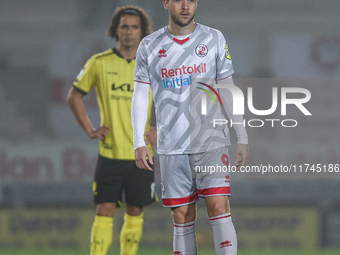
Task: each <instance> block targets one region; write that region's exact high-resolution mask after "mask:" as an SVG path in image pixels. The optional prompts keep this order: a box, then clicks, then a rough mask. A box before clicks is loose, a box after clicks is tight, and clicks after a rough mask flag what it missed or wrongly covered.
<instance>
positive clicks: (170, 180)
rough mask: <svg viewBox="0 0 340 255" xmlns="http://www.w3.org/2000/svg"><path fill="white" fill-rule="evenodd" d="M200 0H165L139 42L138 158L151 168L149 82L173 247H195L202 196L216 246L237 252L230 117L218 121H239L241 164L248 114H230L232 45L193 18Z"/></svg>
mask: <svg viewBox="0 0 340 255" xmlns="http://www.w3.org/2000/svg"><path fill="white" fill-rule="evenodd" d="M197 4H198V0H163V5H164V8H165V9H167V10H168V12H169V25H168V26H166V27H163V28H161V29H159V30H158V31H156V32H154V33H152V34H151V35H149V36H147V37H145V38H144V39H143V40H142V42H141V43H140V45H139V48H138V50H137V55H136V68H135V85H134V88H135V90H134V95H133V99H132V111H131V114H132V125H133V130H134V149H135V158H136V164H137V166H138V167H139V168H142V169H146V170H152V169H151V168H150V166H149V165H148V161H149V163H151V164H153V162H152V157H151V153H150V151H149V150H148V148H147V147H146V146H145V142H144V134H143V132H144V127H145V123H146V119H147V106H148V96H149V92H150V85H151V87H152V93H153V98H154V104H155V108H156V121H157V152H158V154H159V161H160V169H161V181H162V200H163V205H164V206H165V207H170V208H171V211H172V217H173V223H174V224H173V225H174V240H173V249H174V254H178V255H180V254H182V255H187V254H190V255H192V254H197V246H196V237H195V217H196V205H195V204H196V200H197V199H198V198H199V197H202V198H205V202H206V206H207V212H208V216H209V220H210V223H211V225H212V229H213V234H214V244H215V250H216V253H217V254H218V255H220V254H228V255H234V254H237V238H236V232H235V229H234V226H233V224H232V221H231V216H230V206H229V196H230V181H229V174H228V172H226V171H225V169H226V167H229V156H228V146H229V145H230V138H229V130H228V126H227V125H213V124H215V123H214V120H216V119H226V118H227V117H228V118H229V120H231V121H233V123H238V125H233V127H234V128H235V131H236V134H237V138H238V142H237V145H236V152H235V158H234V161H235V164H236V165H237V168H240V167H241V166H245V164H246V161H247V158H248V136H247V132H246V130H245V127H244V125H242V124H241V123H244V122H243V117H242V116H241V115H233V114H232V95H231V93H230V91H229V90H227V89H221V88H217V86H216V84H218V83H220V84H233V81H232V78H231V76H232V75H233V73H234V71H233V66H232V61H231V57H230V54H229V50H228V45H227V43H226V40H225V38H224V36H223V35H222V33H221V32H220V31H218V30H216V29H212V28H210V27H207V26H204V25H201V24H198V23H196V22H194V15H195V11H196V8H197ZM207 95H210V97H207ZM203 98H204V101H205V102H206V104H205V105H204V104H203V103H202V100H203ZM215 98H216V100H215ZM217 102H218V103H217ZM203 108H205V109H204V110H203ZM222 169H223V171H222ZM212 170H214V171H212ZM218 170H219V171H218Z"/></svg>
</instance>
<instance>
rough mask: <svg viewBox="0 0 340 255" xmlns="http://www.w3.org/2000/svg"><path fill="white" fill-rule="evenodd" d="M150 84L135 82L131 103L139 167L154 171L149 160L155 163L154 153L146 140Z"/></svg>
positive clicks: (134, 140)
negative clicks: (145, 129) (145, 131)
mask: <svg viewBox="0 0 340 255" xmlns="http://www.w3.org/2000/svg"><path fill="white" fill-rule="evenodd" d="M149 93H150V85H149V84H143V83H140V82H135V84H134V91H133V97H132V105H131V121H132V128H133V147H134V149H135V160H136V165H137V167H139V168H141V169H145V170H150V171H152V168H151V167H150V166H149V164H148V162H147V160H148V161H149V162H150V164H153V160H152V155H151V152H150V150H149V149H148V147H147V146H146V144H145V141H144V128H145V124H146V120H147V117H148V105H149Z"/></svg>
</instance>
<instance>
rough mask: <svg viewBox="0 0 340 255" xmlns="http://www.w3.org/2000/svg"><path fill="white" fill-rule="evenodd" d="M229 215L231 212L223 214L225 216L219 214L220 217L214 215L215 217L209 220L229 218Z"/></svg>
mask: <svg viewBox="0 0 340 255" xmlns="http://www.w3.org/2000/svg"><path fill="white" fill-rule="evenodd" d="M229 217H231V214H230V213H229V214H228V215H225V216H221V217H216V218H213V219H209V220H210V221H213V220H219V219H224V218H229Z"/></svg>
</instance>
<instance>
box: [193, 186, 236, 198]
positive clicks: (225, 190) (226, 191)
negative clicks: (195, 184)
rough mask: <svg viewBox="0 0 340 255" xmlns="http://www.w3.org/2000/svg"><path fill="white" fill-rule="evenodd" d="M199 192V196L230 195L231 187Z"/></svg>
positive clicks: (200, 190)
mask: <svg viewBox="0 0 340 255" xmlns="http://www.w3.org/2000/svg"><path fill="white" fill-rule="evenodd" d="M197 191H198V195H199V196H211V195H230V187H217V188H209V189H199V190H197Z"/></svg>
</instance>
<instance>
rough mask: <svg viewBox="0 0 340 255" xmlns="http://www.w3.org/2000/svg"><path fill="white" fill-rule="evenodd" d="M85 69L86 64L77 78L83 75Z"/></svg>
mask: <svg viewBox="0 0 340 255" xmlns="http://www.w3.org/2000/svg"><path fill="white" fill-rule="evenodd" d="M84 71H85V66H84V67H83V68H82V69H81V70H80V72H79V74H78V75H77V77H76V78H77V79H79V78H80V77H81V76H82V75H83V73H84Z"/></svg>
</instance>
